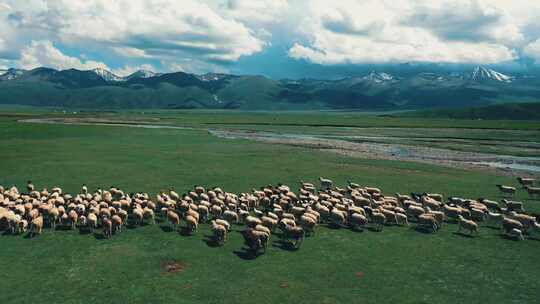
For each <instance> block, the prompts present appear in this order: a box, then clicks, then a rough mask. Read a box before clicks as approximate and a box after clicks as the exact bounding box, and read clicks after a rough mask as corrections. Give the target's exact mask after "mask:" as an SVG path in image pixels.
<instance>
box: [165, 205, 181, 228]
mask: <svg viewBox="0 0 540 304" xmlns="http://www.w3.org/2000/svg"><path fill="white" fill-rule="evenodd" d="M167 222H168V223H169V226H170V227H171V230H172V231H176V230H177V227H178V225H180V217H179V216H178V214H176V212H174V211H173V210H168V211H167Z"/></svg>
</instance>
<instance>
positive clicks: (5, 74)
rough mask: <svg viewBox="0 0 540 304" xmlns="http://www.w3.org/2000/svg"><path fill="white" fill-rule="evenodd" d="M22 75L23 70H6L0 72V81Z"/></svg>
mask: <svg viewBox="0 0 540 304" xmlns="http://www.w3.org/2000/svg"><path fill="white" fill-rule="evenodd" d="M22 74H24V70H18V69H8V70H0V80H13V79H17V78H18V77H19V76H21V75H22Z"/></svg>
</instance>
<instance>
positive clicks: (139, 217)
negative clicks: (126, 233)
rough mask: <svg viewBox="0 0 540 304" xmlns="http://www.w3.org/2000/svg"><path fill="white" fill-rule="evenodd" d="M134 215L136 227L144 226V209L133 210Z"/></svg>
mask: <svg viewBox="0 0 540 304" xmlns="http://www.w3.org/2000/svg"><path fill="white" fill-rule="evenodd" d="M132 215H133V222H134V224H135V225H142V223H143V218H144V215H143V209H141V208H135V209H133V212H132Z"/></svg>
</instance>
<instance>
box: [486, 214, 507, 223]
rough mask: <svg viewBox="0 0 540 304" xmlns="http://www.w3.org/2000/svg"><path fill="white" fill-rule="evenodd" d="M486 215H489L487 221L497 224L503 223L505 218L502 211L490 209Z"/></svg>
mask: <svg viewBox="0 0 540 304" xmlns="http://www.w3.org/2000/svg"><path fill="white" fill-rule="evenodd" d="M486 215H487V222H488V223H493V224H495V225H499V224H501V223H502V221H503V219H504V216H503V215H502V214H501V213H495V212H491V211H488V213H487V214H486Z"/></svg>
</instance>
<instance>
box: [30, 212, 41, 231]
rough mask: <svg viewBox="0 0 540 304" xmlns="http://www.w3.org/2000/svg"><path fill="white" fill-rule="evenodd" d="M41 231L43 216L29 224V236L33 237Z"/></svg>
mask: <svg viewBox="0 0 540 304" xmlns="http://www.w3.org/2000/svg"><path fill="white" fill-rule="evenodd" d="M42 231H43V216H38V217H36V218H35V219H33V220H32V223H31V224H30V235H31V236H34V235H36V233H37V234H41V232H42Z"/></svg>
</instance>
